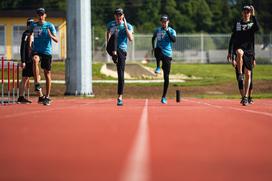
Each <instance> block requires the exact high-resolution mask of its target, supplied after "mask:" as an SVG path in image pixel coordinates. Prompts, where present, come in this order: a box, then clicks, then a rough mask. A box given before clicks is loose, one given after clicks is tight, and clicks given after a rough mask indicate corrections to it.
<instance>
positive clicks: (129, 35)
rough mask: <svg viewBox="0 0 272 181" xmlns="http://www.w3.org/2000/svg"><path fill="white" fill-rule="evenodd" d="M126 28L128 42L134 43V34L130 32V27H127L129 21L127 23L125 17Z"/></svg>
mask: <svg viewBox="0 0 272 181" xmlns="http://www.w3.org/2000/svg"><path fill="white" fill-rule="evenodd" d="M124 26H125V29H126V33H127V37H128V40H129V41H132V40H133V33H132V32H131V31H129V29H128V26H127V21H126V19H125V17H124Z"/></svg>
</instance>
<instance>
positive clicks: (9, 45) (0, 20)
mask: <svg viewBox="0 0 272 181" xmlns="http://www.w3.org/2000/svg"><path fill="white" fill-rule="evenodd" d="M27 18H28V17H22V18H8V17H0V26H4V32H5V35H4V36H5V37H4V41H5V42H4V44H5V52H4V56H5V57H6V58H7V59H12V58H14V57H15V55H14V54H13V48H14V46H15V45H13V38H14V37H13V27H14V26H26V20H27ZM46 21H49V22H51V23H53V24H54V25H55V27H58V38H59V44H58V45H54V46H55V47H57V48H59V51H58V55H57V56H55V57H53V58H54V59H65V58H66V20H65V19H64V18H50V17H48V18H47V19H46ZM17 57H18V56H17Z"/></svg>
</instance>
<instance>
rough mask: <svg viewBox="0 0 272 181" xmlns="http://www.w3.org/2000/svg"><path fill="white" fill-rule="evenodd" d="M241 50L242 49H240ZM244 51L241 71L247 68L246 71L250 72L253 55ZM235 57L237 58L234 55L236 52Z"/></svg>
mask: <svg viewBox="0 0 272 181" xmlns="http://www.w3.org/2000/svg"><path fill="white" fill-rule="evenodd" d="M242 50H243V49H242ZM243 51H244V55H243V70H244V68H247V69H248V70H252V68H253V61H254V59H255V56H254V54H253V53H252V52H251V51H246V50H243ZM234 55H235V57H237V55H236V51H235V53H234Z"/></svg>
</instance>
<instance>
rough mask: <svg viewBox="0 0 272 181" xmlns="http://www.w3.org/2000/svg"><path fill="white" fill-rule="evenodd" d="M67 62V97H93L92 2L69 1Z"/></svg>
mask: <svg viewBox="0 0 272 181" xmlns="http://www.w3.org/2000/svg"><path fill="white" fill-rule="evenodd" d="M67 5H68V6H67V29H68V42H67V45H68V47H67V55H68V56H67V60H68V61H67V62H66V63H68V64H69V66H67V67H69V69H67V70H66V92H65V94H66V95H75V91H76V90H77V91H78V95H84V96H91V95H93V91H92V37H91V36H92V33H91V31H92V29H91V0H77V1H75V0H67Z"/></svg>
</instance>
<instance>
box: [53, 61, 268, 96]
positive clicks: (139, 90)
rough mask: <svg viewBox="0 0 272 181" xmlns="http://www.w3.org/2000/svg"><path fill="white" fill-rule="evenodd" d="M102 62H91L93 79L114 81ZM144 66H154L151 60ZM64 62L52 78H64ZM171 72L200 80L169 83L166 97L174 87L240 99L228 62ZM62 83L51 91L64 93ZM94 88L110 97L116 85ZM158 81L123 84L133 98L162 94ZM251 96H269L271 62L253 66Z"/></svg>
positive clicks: (55, 66) (191, 93)
mask: <svg viewBox="0 0 272 181" xmlns="http://www.w3.org/2000/svg"><path fill="white" fill-rule="evenodd" d="M102 65H103V64H101V63H95V64H93V69H92V70H93V79H94V80H115V79H114V78H112V77H108V76H105V75H102V74H101V73H100V68H101V66H102ZM145 66H148V67H151V68H154V67H155V64H154V63H149V64H147V65H145ZM64 67H65V66H64V63H63V62H55V63H54V64H53V79H54V80H64V77H65V68H64ZM171 74H173V75H177V74H185V75H187V76H188V77H197V78H199V79H194V80H187V81H186V82H184V83H171V84H170V87H169V94H168V96H169V97H175V90H176V89H180V90H181V91H182V94H183V96H190V97H212V98H239V97H240V96H239V93H238V88H237V85H236V80H235V74H234V69H233V68H232V66H231V65H230V64H180V63H173V64H172V68H171ZM64 91H65V85H57V84H54V85H53V92H52V94H53V95H55V96H61V95H63V92H64ZM93 91H94V94H95V96H96V97H98V98H111V97H115V95H116V84H101V83H95V84H93ZM161 92H162V84H161V83H147V84H126V85H125V96H126V97H133V98H145V97H150V98H157V97H160V96H161ZM254 97H255V98H272V65H257V66H256V68H255V69H254Z"/></svg>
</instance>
